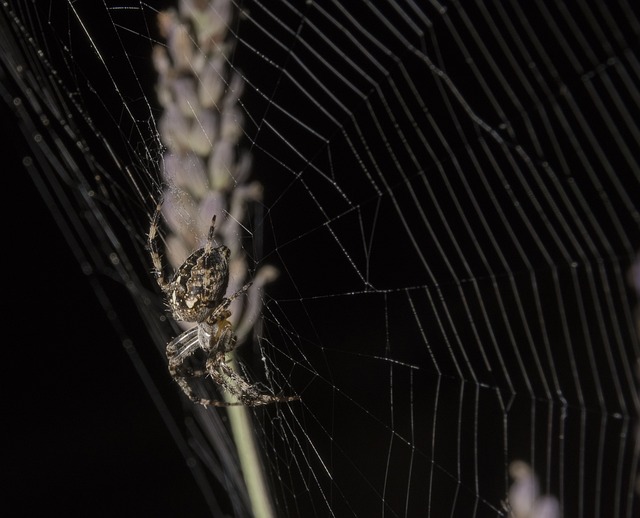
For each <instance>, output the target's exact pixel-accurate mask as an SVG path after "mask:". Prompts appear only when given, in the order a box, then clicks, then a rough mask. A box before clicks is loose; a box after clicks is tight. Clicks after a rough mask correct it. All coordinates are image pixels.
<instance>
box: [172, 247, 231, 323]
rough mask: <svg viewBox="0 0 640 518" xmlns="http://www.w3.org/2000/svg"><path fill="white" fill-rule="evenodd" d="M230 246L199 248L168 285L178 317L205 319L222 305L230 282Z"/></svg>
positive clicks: (175, 313)
mask: <svg viewBox="0 0 640 518" xmlns="http://www.w3.org/2000/svg"><path fill="white" fill-rule="evenodd" d="M229 254H230V252H229V249H228V248H227V247H226V246H224V245H223V246H219V247H217V248H212V249H211V251H210V252H207V249H206V247H205V248H200V249H199V250H196V251H195V252H194V253H193V254H191V255H190V256H189V257H188V258H187V260H186V261H185V262H184V263H183V264H182V266H180V268H179V269H178V270H177V271H176V273H175V275H174V276H173V279H172V280H171V282H170V283H169V285H168V290H167V294H168V300H169V305H170V306H171V312H172V313H173V315H174V317H175V318H176V319H177V320H183V321H186V322H202V321H204V320H205V319H206V318H207V316H208V315H209V313H210V312H211V310H212V309H213V308H215V307H216V306H218V305H219V304H220V302H221V301H222V299H223V298H224V295H225V293H226V291H227V286H228V284H229Z"/></svg>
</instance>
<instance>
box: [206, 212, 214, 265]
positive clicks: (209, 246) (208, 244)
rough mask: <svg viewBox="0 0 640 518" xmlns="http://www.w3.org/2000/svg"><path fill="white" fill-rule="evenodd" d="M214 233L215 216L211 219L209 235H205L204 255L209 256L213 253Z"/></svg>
mask: <svg viewBox="0 0 640 518" xmlns="http://www.w3.org/2000/svg"><path fill="white" fill-rule="evenodd" d="M215 231H216V215H215V214H214V215H213V217H212V218H211V226H210V227H209V234H207V242H206V244H205V245H204V255H209V254H210V253H211V252H212V251H213V244H214V243H213V235H214V234H215Z"/></svg>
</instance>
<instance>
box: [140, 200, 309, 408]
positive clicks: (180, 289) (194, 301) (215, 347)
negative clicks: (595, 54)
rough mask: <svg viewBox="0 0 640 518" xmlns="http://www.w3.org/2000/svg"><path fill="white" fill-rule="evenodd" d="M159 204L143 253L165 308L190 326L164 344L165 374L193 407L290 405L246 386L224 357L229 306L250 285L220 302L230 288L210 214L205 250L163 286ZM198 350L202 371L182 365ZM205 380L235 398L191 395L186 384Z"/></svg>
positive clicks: (230, 340) (229, 343)
mask: <svg viewBox="0 0 640 518" xmlns="http://www.w3.org/2000/svg"><path fill="white" fill-rule="evenodd" d="M161 208H162V202H160V203H158V205H157V207H156V210H155V213H154V215H153V218H152V219H151V227H150V229H149V236H148V249H149V253H150V255H151V261H152V263H153V267H154V274H155V278H156V281H157V283H158V285H159V286H160V289H161V290H162V292H163V293H164V295H165V297H166V299H167V303H168V306H169V309H170V310H171V313H172V315H173V317H174V318H175V319H176V320H183V321H186V322H195V323H196V324H197V326H196V327H193V328H191V329H189V330H187V331H185V332H183V333H182V334H180V335H179V336H177V337H176V338H175V339H173V340H172V341H171V342H169V343H168V344H167V349H166V351H167V358H168V359H169V373H170V374H171V377H172V378H173V379H174V380H175V381H176V382H177V383H178V385H179V386H180V388H181V389H182V391H183V392H184V393H185V394H186V395H187V397H189V399H190V400H191V401H193V402H194V403H199V404H201V405H203V406H205V407H206V406H216V407H222V406H234V405H246V406H260V405H268V404H270V403H282V402H287V401H294V400H297V399H299V398H298V397H285V396H275V395H271V394H264V393H261V392H260V391H259V390H258V389H257V388H256V387H254V386H253V385H251V384H250V383H249V382H247V381H246V380H245V379H244V378H242V377H241V376H240V375H239V374H238V373H236V372H235V371H234V370H233V369H232V367H231V366H229V365H228V364H227V362H226V355H227V353H229V352H231V351H233V350H234V349H235V347H236V341H237V338H236V335H235V334H234V333H233V330H232V326H231V322H229V320H228V319H229V317H230V316H231V311H229V309H228V308H229V305H230V304H231V302H232V301H233V300H234V299H236V298H237V297H239V296H240V295H242V294H244V293H245V292H246V291H247V290H248V289H249V287H250V286H251V283H248V284H245V285H244V286H243V287H242V288H241V289H240V290H238V291H237V292H236V293H234V294H233V295H231V296H230V297H225V296H224V295H225V292H226V290H227V285H228V284H229V255H230V251H229V248H227V247H226V246H224V245H220V246H218V247H216V246H215V245H214V239H213V236H214V232H215V223H216V217H215V215H214V216H213V218H212V219H211V226H210V227H209V234H208V236H207V241H206V243H205V245H204V247H202V248H199V249H198V250H196V251H195V252H193V253H192V254H191V255H190V256H189V257H188V258H187V259H186V260H185V262H184V263H183V264H182V265H181V266H180V267H179V268H178V270H177V271H176V272H175V273H174V274H173V277H172V278H171V280H170V281H167V280H166V279H165V277H164V274H163V265H162V259H161V257H160V253H159V251H158V226H159V220H160V212H161ZM199 350H202V351H204V354H205V356H206V362H205V368H204V369H193V368H191V367H190V366H188V365H186V364H185V361H186V360H187V359H188V358H191V357H192V356H193V355H194V354H195V353H196V352H198V351H199ZM207 374H208V375H210V376H211V378H212V379H213V381H214V382H215V384H216V385H217V386H218V387H219V388H220V389H222V390H225V391H226V392H228V393H229V394H231V395H232V396H233V397H234V398H236V399H237V401H235V402H226V401H218V400H215V399H204V398H201V397H199V396H198V395H196V393H195V392H194V390H193V389H192V388H191V385H190V384H189V379H190V378H194V377H201V376H206V375H207Z"/></svg>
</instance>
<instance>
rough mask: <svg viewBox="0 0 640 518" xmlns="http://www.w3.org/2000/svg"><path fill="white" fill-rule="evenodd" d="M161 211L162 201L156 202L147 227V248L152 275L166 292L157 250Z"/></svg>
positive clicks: (166, 284)
mask: <svg viewBox="0 0 640 518" xmlns="http://www.w3.org/2000/svg"><path fill="white" fill-rule="evenodd" d="M161 210H162V200H160V201H159V202H158V205H157V206H156V210H155V212H154V213H153V217H152V218H151V226H150V227H149V236H148V239H147V247H148V249H149V254H150V255H151V261H152V262H153V274H154V275H155V277H156V282H157V283H158V285H159V286H160V288H161V289H162V291H166V289H167V287H168V283H167V280H166V279H165V278H164V273H163V269H164V268H163V266H162V258H161V256H160V251H159V249H158V227H159V225H160V213H161Z"/></svg>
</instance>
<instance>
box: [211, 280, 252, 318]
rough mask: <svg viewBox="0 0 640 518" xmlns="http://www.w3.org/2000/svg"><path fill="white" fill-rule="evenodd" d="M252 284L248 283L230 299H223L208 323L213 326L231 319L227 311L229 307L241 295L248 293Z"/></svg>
mask: <svg viewBox="0 0 640 518" xmlns="http://www.w3.org/2000/svg"><path fill="white" fill-rule="evenodd" d="M252 284H253V282H248V283H247V284H245V285H244V286H243V287H242V288H240V289H239V290H238V291H236V292H235V293H234V294H233V295H231V296H230V297H225V298H224V299H222V302H220V304H218V305H217V306H216V307H215V308H214V310H213V311H212V312H211V314H210V315H209V316H208V317H207V322H209V323H210V324H211V325H213V324H216V323H218V322H221V321H223V320H226V319H227V318H229V317H230V316H231V312H230V311H229V310H228V309H227V308H228V307H229V305H230V304H231V303H232V302H233V301H234V300H235V299H237V298H238V297H239V296H240V295H243V294H244V293H246V292H247V290H248V289H249V288H250V287H251V285H252Z"/></svg>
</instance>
